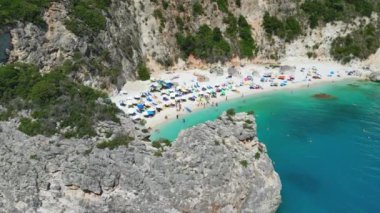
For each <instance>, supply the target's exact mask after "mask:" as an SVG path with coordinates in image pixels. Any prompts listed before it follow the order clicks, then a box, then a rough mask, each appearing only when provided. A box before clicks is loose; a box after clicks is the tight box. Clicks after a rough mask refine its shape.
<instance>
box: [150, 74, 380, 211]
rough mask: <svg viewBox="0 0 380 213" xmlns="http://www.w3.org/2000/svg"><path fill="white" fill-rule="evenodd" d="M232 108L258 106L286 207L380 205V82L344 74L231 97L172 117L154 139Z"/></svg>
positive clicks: (261, 129)
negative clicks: (313, 83) (305, 85)
mask: <svg viewBox="0 0 380 213" xmlns="http://www.w3.org/2000/svg"><path fill="white" fill-rule="evenodd" d="M316 94H327V95H328V96H327V98H316V97H315V95H316ZM229 108H234V109H235V110H236V111H238V112H248V111H254V113H255V117H256V122H257V125H258V129H257V131H258V137H259V140H260V141H261V142H263V143H264V144H265V145H266V146H267V148H268V154H269V156H270V158H271V159H272V160H273V163H274V167H275V170H276V171H277V172H278V174H279V175H280V178H281V182H282V186H283V188H282V192H281V194H282V203H281V205H280V207H279V209H278V212H279V213H298V212H307V213H314V212H315V213H323V212H380V84H378V83H372V82H367V81H341V82H336V83H331V84H324V85H317V86H312V87H310V88H304V89H297V90H294V91H292V90H283V91H275V92H270V93H263V94H261V95H256V96H250V97H244V98H240V99H236V100H231V101H229V102H226V103H222V104H220V105H219V106H218V107H213V108H206V109H204V110H200V111H196V112H193V113H191V114H189V115H187V116H185V117H184V119H185V122H183V121H182V119H179V120H174V121H171V122H169V123H165V124H163V125H161V126H160V128H159V129H158V130H159V131H156V132H155V133H154V134H153V135H152V136H151V139H158V138H167V139H170V140H175V138H176V137H177V135H178V133H179V132H180V131H181V130H184V129H186V128H189V127H191V126H194V125H196V124H199V123H202V122H205V121H208V120H215V119H216V118H217V117H218V116H219V115H220V114H221V113H222V112H223V111H225V110H227V109H229Z"/></svg>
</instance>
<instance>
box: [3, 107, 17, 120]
mask: <svg viewBox="0 0 380 213" xmlns="http://www.w3.org/2000/svg"><path fill="white" fill-rule="evenodd" d="M14 115H15V113H14V112H13V111H12V110H9V109H7V110H5V111H2V112H0V121H7V120H9V119H10V118H11V117H13V116H14Z"/></svg>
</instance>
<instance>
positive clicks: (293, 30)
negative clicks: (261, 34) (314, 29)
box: [263, 12, 302, 41]
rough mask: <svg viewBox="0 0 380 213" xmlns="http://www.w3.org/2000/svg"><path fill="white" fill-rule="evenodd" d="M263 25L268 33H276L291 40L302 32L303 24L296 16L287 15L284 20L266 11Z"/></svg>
mask: <svg viewBox="0 0 380 213" xmlns="http://www.w3.org/2000/svg"><path fill="white" fill-rule="evenodd" d="M263 26H264V29H265V32H266V33H268V34H270V35H276V36H278V37H280V38H283V39H285V40H286V41H291V40H293V39H295V38H297V37H298V35H300V34H301V33H302V29H301V24H300V23H299V22H298V21H297V19H296V18H295V17H294V16H290V17H287V18H286V19H285V21H284V22H283V21H281V20H280V19H278V18H277V17H276V16H270V15H269V13H268V12H266V13H265V15H264V20H263Z"/></svg>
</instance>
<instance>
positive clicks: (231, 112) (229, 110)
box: [226, 108, 236, 116]
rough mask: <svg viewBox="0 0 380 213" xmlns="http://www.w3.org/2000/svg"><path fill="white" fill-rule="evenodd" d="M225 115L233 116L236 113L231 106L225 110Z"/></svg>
mask: <svg viewBox="0 0 380 213" xmlns="http://www.w3.org/2000/svg"><path fill="white" fill-rule="evenodd" d="M226 113H227V116H234V115H235V114H236V111H235V109H233V108H231V109H228V110H227V111H226Z"/></svg>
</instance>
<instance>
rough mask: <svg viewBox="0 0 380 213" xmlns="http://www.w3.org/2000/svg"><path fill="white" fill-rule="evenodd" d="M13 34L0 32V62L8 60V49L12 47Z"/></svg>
mask: <svg viewBox="0 0 380 213" xmlns="http://www.w3.org/2000/svg"><path fill="white" fill-rule="evenodd" d="M10 42H11V36H10V35H9V33H3V34H0V63H4V62H5V61H6V60H7V54H6V49H10Z"/></svg>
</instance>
